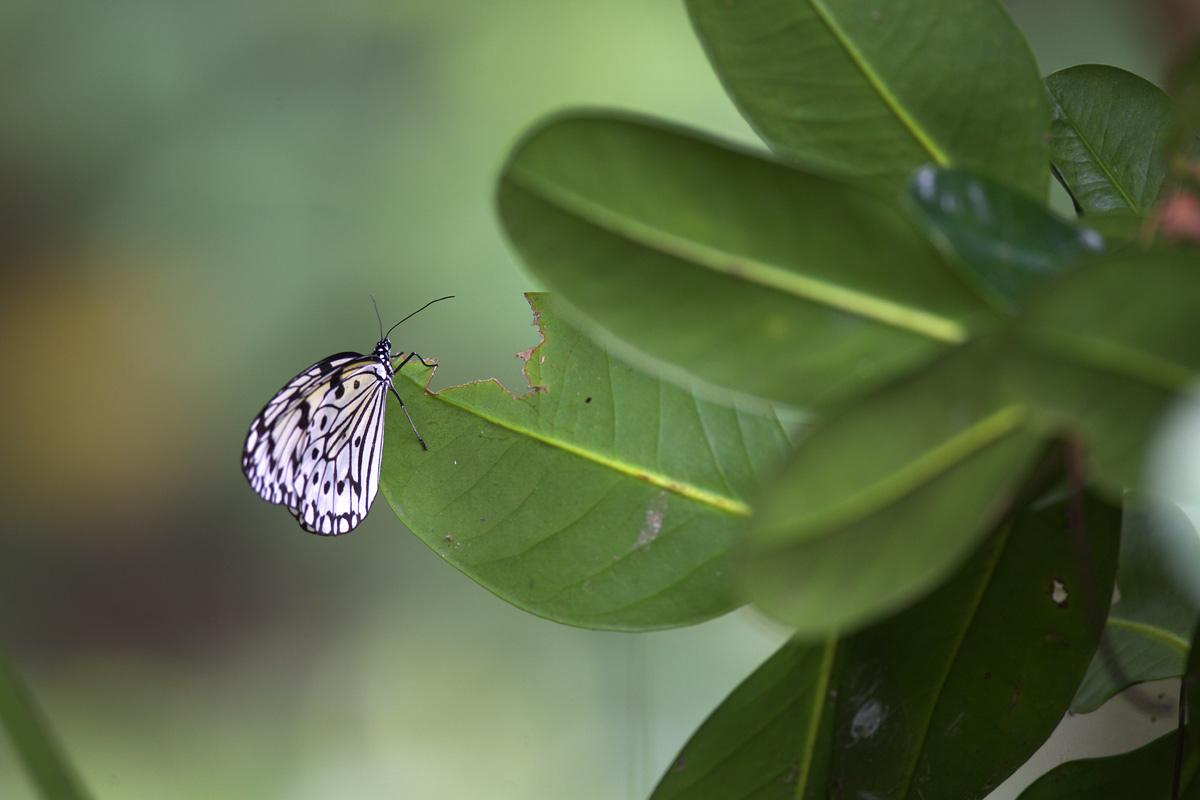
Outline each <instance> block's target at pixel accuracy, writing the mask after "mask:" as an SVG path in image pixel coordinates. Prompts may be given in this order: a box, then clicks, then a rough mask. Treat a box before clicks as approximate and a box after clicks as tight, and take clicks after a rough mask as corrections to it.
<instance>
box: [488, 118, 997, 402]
mask: <svg viewBox="0 0 1200 800" xmlns="http://www.w3.org/2000/svg"><path fill="white" fill-rule="evenodd" d="M499 204H500V214H501V217H502V219H503V221H504V224H505V227H506V229H507V231H508V235H509V237H510V238H511V240H512V242H513V244H514V245H515V247H516V248H517V250H518V251H519V252H520V254H521V256H522V258H523V259H524V261H525V263H526V264H527V265H528V266H529V269H530V270H531V271H532V272H533V274H534V275H536V276H537V277H538V279H540V280H542V281H544V282H545V283H546V284H547V285H549V286H550V287H551V288H553V289H554V290H555V291H558V292H561V293H562V295H563V297H564V298H565V299H566V300H567V301H568V302H569V303H571V304H572V305H573V306H574V307H575V308H577V309H579V310H580V311H581V312H583V313H584V314H586V315H587V316H588V317H589V318H590V319H592V320H594V321H596V322H597V323H599V324H600V325H602V326H604V327H605V328H606V329H608V330H610V331H612V332H613V333H615V334H616V335H617V336H618V337H620V338H622V339H624V340H625V341H627V342H630V343H632V344H633V345H634V346H635V347H638V348H640V349H641V350H643V351H645V352H646V353H649V354H650V355H652V356H655V357H657V358H660V359H663V360H665V361H668V362H671V363H673V364H677V365H680V366H682V367H683V368H684V369H687V370H690V371H691V372H692V373H694V374H695V375H698V376H700V377H701V378H704V379H705V380H708V381H711V382H713V383H717V384H720V385H722V386H726V387H730V388H733V389H736V390H738V391H742V392H749V393H751V394H756V395H759V396H762V397H767V398H770V399H773V400H778V401H782V402H788V403H792V404H797V405H803V406H820V405H823V404H827V403H830V402H832V401H833V400H835V399H837V398H840V397H844V396H846V395H848V394H855V393H859V392H862V391H863V390H864V389H865V388H866V387H869V386H872V385H875V384H878V383H879V382H880V381H882V380H885V379H886V378H888V377H890V376H892V375H895V374H896V373H897V372H900V371H903V370H906V369H908V368H910V367H912V366H913V365H914V364H917V363H919V362H920V361H921V360H923V359H926V358H928V357H930V356H931V355H934V354H936V353H938V352H939V351H941V350H942V349H944V347H945V346H946V344H948V343H950V344H952V343H957V342H960V341H962V340H963V339H964V338H965V336H966V325H967V322H968V320H969V319H970V318H972V317H973V316H975V315H978V314H981V313H988V312H987V308H986V306H985V305H984V304H983V303H982V302H981V301H980V300H979V298H977V297H975V296H974V295H973V294H972V293H971V292H970V290H969V289H968V288H967V287H966V286H964V285H963V284H962V283H961V282H960V281H959V280H958V278H957V276H955V275H954V274H953V272H952V271H951V270H949V269H947V267H946V264H945V262H944V261H943V259H942V257H941V256H940V254H938V253H937V251H936V250H935V249H934V248H933V247H931V246H930V245H929V243H928V242H927V241H926V240H925V239H924V237H922V236H921V235H920V233H919V232H918V231H917V230H916V228H915V227H914V226H913V225H912V224H911V223H910V222H909V221H908V220H907V219H905V216H904V215H903V214H902V213H901V212H899V211H898V210H897V209H896V208H894V206H893V205H892V204H890V203H885V202H883V201H881V200H880V199H878V198H876V197H875V196H874V195H872V194H870V193H869V192H865V191H863V190H860V189H856V188H853V187H850V186H847V185H845V184H842V183H838V182H836V181H832V180H829V179H827V178H823V177H819V176H816V175H811V174H807V173H804V172H801V171H798V170H795V169H791V168H788V167H784V166H782V165H779V164H775V163H772V162H770V161H766V160H763V159H761V158H758V157H755V156H753V155H749V154H746V153H744V152H740V151H736V150H732V149H729V148H727V147H724V146H721V145H718V144H715V143H713V142H710V141H707V140H703V139H700V138H697V137H696V136H694V135H692V134H690V133H687V132H684V131H681V130H677V129H671V128H666V127H661V126H659V125H658V124H657V123H653V122H648V121H643V120H638V119H634V118H629V117H617V116H598V115H593V116H582V115H577V116H573V117H568V118H559V119H557V120H554V121H551V122H549V123H547V124H545V125H544V126H542V127H540V128H538V129H537V130H535V131H534V132H533V133H531V134H530V135H529V136H528V137H527V138H526V139H525V141H524V142H522V143H521V144H520V145H519V146H518V147H517V149H516V150H515V151H514V153H513V155H512V157H511V159H510V161H509V163H508V166H507V167H506V169H505V172H504V174H503V176H502V178H501V182H500V190H499ZM848 365H849V366H848Z"/></svg>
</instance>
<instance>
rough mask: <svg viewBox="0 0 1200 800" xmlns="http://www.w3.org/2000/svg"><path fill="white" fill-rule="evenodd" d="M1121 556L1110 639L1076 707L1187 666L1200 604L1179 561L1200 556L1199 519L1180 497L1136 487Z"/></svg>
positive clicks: (1128, 503) (1190, 562)
mask: <svg viewBox="0 0 1200 800" xmlns="http://www.w3.org/2000/svg"><path fill="white" fill-rule="evenodd" d="M1119 564H1120V566H1119V567H1118V570H1117V599H1116V600H1115V601H1114V602H1113V605H1112V610H1111V611H1110V612H1109V615H1108V624H1107V626H1106V627H1105V629H1104V642H1103V644H1102V646H1101V648H1100V650H1099V651H1097V653H1096V657H1095V658H1094V659H1093V660H1092V664H1091V666H1090V667H1088V672H1087V677H1085V678H1084V680H1083V684H1082V685H1081V686H1080V687H1079V691H1078V693H1076V695H1075V699H1074V700H1073V701H1072V702H1071V710H1072V711H1076V712H1086V711H1094V710H1096V709H1097V708H1099V707H1100V706H1101V704H1103V703H1104V701H1105V700H1107V699H1108V698H1110V697H1112V696H1113V695H1114V694H1116V693H1117V692H1119V691H1121V690H1122V689H1124V688H1125V687H1126V686H1129V685H1131V684H1134V683H1141V682H1143V681H1153V680H1158V679H1159V678H1170V677H1175V676H1178V675H1182V674H1183V670H1184V662H1185V661H1186V660H1187V654H1188V645H1189V644H1190V642H1191V637H1192V631H1193V630H1194V629H1195V627H1196V623H1197V621H1198V617H1200V608H1197V607H1196V600H1195V598H1194V597H1193V593H1192V592H1189V591H1187V589H1186V588H1185V587H1184V586H1182V585H1181V584H1180V576H1179V574H1178V573H1177V571H1176V570H1175V569H1174V568H1173V566H1174V565H1187V566H1188V567H1194V566H1195V565H1197V564H1200V537H1198V536H1197V535H1196V529H1195V527H1194V526H1193V525H1192V523H1191V520H1189V519H1188V517H1187V515H1186V514H1184V513H1183V511H1181V510H1180V509H1179V507H1178V506H1176V505H1174V504H1173V503H1167V502H1163V501H1150V500H1149V499H1148V498H1146V497H1144V496H1140V495H1138V494H1130V495H1128V496H1127V497H1126V500H1125V514H1124V520H1123V522H1122V526H1121V557H1120V562H1119Z"/></svg>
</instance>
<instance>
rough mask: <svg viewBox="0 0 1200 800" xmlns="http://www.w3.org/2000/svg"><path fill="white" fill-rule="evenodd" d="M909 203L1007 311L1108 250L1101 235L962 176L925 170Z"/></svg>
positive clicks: (987, 182) (912, 185)
mask: <svg viewBox="0 0 1200 800" xmlns="http://www.w3.org/2000/svg"><path fill="white" fill-rule="evenodd" d="M906 199H907V201H908V206H909V208H911V209H912V211H913V213H914V216H916V218H917V221H918V222H919V223H920V224H921V226H922V227H923V228H924V229H925V230H926V232H927V233H929V234H930V236H931V237H932V238H933V240H934V241H935V242H937V243H938V244H939V245H940V246H941V247H942V249H943V250H944V251H946V252H947V253H948V254H949V255H950V257H951V258H952V260H954V261H956V262H957V263H958V264H959V265H960V266H961V268H962V271H963V274H964V276H965V277H966V279H967V281H968V282H969V283H971V284H972V285H973V286H975V287H976V288H977V290H978V291H979V292H980V294H982V295H983V296H984V297H986V298H988V300H990V301H991V302H992V303H993V304H995V305H996V306H997V307H998V308H1001V309H1003V310H1004V311H1010V312H1011V311H1016V310H1017V309H1018V308H1020V307H1021V305H1022V303H1023V302H1024V300H1025V297H1026V296H1027V295H1028V294H1029V293H1030V292H1031V291H1033V290H1034V289H1036V288H1038V287H1039V286H1041V285H1042V284H1044V283H1045V282H1046V280H1047V279H1048V278H1050V277H1052V276H1054V275H1056V274H1058V273H1059V272H1061V271H1062V269H1063V268H1064V267H1066V266H1068V265H1070V264H1073V263H1075V262H1077V261H1080V260H1082V259H1084V258H1087V257H1090V256H1094V255H1095V254H1096V253H1097V252H1099V251H1100V250H1101V249H1102V248H1103V246H1104V241H1103V239H1101V237H1100V235H1099V234H1098V233H1096V232H1095V231H1093V230H1089V229H1088V228H1080V227H1077V226H1075V225H1072V224H1070V223H1069V222H1065V221H1063V220H1061V219H1059V218H1058V217H1056V216H1055V215H1054V214H1052V213H1050V211H1049V210H1048V209H1047V208H1046V206H1045V204H1044V203H1040V202H1037V201H1036V200H1032V199H1030V198H1029V197H1028V196H1026V195H1024V194H1021V193H1020V192H1016V191H1013V190H1012V189H1009V188H1008V187H1007V186H1005V185H1004V184H1002V183H999V182H998V181H994V180H992V179H991V178H988V177H986V176H983V175H976V174H973V173H970V172H966V171H963V170H947V169H937V168H935V167H922V168H921V169H918V170H917V171H916V172H915V173H913V176H912V179H911V180H910V181H909V183H908V191H907V194H906Z"/></svg>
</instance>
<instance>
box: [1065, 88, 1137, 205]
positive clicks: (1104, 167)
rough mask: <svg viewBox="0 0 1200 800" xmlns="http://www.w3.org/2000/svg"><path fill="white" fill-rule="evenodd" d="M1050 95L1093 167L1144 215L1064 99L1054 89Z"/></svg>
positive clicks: (1128, 202)
mask: <svg viewBox="0 0 1200 800" xmlns="http://www.w3.org/2000/svg"><path fill="white" fill-rule="evenodd" d="M1050 94H1051V95H1052V96H1053V97H1054V102H1055V104H1057V105H1058V108H1059V110H1061V111H1062V114H1063V117H1064V118H1065V120H1066V121H1067V123H1068V125H1069V126H1070V128H1071V130H1072V132H1074V134H1075V138H1076V139H1077V140H1078V141H1079V143H1080V144H1081V145H1082V146H1083V149H1084V151H1085V152H1086V153H1087V154H1088V155H1089V156H1090V157H1091V159H1092V166H1093V167H1095V168H1096V169H1097V170H1098V171H1099V172H1100V174H1101V175H1103V176H1104V178H1105V179H1107V181H1108V183H1109V185H1110V186H1111V187H1112V188H1113V189H1115V190H1116V192H1117V194H1118V195H1119V196H1120V197H1121V199H1122V200H1123V201H1125V204H1126V205H1127V206H1129V208H1130V209H1131V210H1132V211H1134V212H1136V213H1138V214H1140V213H1142V209H1141V208H1140V207H1139V206H1138V204H1137V203H1136V202H1134V200H1133V198H1132V197H1130V196H1129V195H1128V194H1127V193H1126V192H1125V187H1124V186H1122V185H1121V182H1120V181H1119V180H1117V176H1116V174H1115V173H1113V172H1111V171H1110V170H1109V168H1108V164H1107V163H1106V162H1105V161H1104V160H1103V159H1102V158H1101V157H1100V153H1099V151H1098V150H1097V149H1096V148H1095V147H1093V146H1092V142H1091V140H1090V139H1089V138H1087V137H1086V136H1084V135H1083V131H1082V129H1081V128H1080V127H1079V123H1078V122H1077V120H1076V117H1075V115H1074V114H1072V113H1071V112H1070V111H1069V110H1068V109H1067V107H1066V105H1065V104H1064V103H1063V101H1062V98H1061V97H1059V96H1058V95H1057V94H1055V92H1054V90H1053V89H1051V90H1050Z"/></svg>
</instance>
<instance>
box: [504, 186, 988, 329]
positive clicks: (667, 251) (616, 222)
mask: <svg viewBox="0 0 1200 800" xmlns="http://www.w3.org/2000/svg"><path fill="white" fill-rule="evenodd" d="M507 180H508V181H509V182H510V183H512V184H513V185H514V186H516V187H519V188H521V189H523V190H524V191H526V192H528V193H529V194H531V195H533V196H534V197H536V198H538V199H540V200H542V201H544V202H546V203H549V204H550V205H552V206H554V207H555V208H557V209H559V210H560V211H562V212H564V213H566V214H569V215H571V216H574V217H575V218H577V219H580V220H582V221H584V222H586V223H588V224H590V225H594V226H595V227H597V228H600V229H601V230H604V231H607V232H609V233H612V234H614V235H616V236H620V237H622V238H625V239H628V240H630V241H632V242H635V243H637V244H639V245H642V246H643V247H646V248H648V249H651V250H655V251H657V252H659V253H662V254H664V255H667V256H670V257H673V258H678V259H680V260H683V261H686V262H688V263H691V264H695V265H697V266H700V267H705V268H707V269H709V270H711V271H713V272H716V273H718V274H721V275H726V276H728V277H738V278H742V279H744V280H747V281H749V282H752V283H755V284H758V285H759V286H763V287H766V288H769V289H774V290H776V291H780V292H784V293H785V294H789V295H792V296H794V297H798V298H800V299H802V300H807V301H809V302H811V303H814V304H817V305H821V306H826V307H829V308H833V309H837V310H839V311H844V312H846V313H849V314H853V315H855V316H858V317H862V318H864V319H870V320H873V321H875V322H879V323H882V324H885V325H889V326H891V327H893V328H897V329H899V330H904V331H908V332H909V333H915V334H918V335H921V336H925V337H927V338H930V339H934V340H936V341H940V342H945V343H947V344H962V343H963V342H965V341H966V339H967V331H966V328H965V326H963V325H962V324H961V323H959V322H956V321H954V320H952V319H949V318H947V317H943V316H939V315H937V314H933V313H930V312H928V311H923V310H921V309H917V308H914V307H912V306H906V305H901V304H900V303H895V302H892V301H891V300H886V299H884V298H882V297H878V296H875V295H870V294H866V293H864V292H860V291H856V290H853V289H848V288H846V287H844V286H839V285H837V284H833V283H830V282H829V281H825V280H820V279H818V278H813V277H809V276H805V275H800V274H798V273H796V272H793V271H791V270H789V269H785V268H783V267H780V266H778V265H776V264H771V263H768V262H766V261H759V260H757V259H753V258H749V257H747V256H744V255H740V254H737V253H731V252H728V251H726V250H722V249H720V248H717V247H713V246H711V245H707V244H704V243H702V242H697V241H695V240H693V239H687V238H685V237H683V236H679V235H678V234H674V233H671V232H670V231H666V230H663V229H662V228H660V227H656V226H654V225H651V224H649V223H646V222H643V221H641V220H639V219H635V218H634V217H632V216H629V215H626V214H622V213H620V212H618V211H614V210H613V209H611V208H609V207H607V206H604V205H602V204H600V203H597V202H595V201H593V200H591V199H589V198H587V197H585V196H583V195H581V194H579V193H578V192H575V191H572V190H571V189H568V188H567V187H565V186H562V185H561V184H558V183H556V182H554V181H553V180H551V179H549V178H548V177H546V176H543V175H540V174H538V173H537V172H535V171H533V170H530V169H524V168H522V167H520V166H519V165H517V164H513V165H511V166H510V167H509V169H508V173H507Z"/></svg>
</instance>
